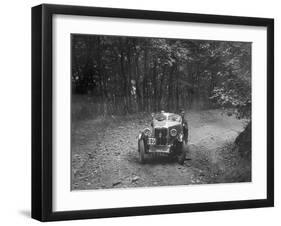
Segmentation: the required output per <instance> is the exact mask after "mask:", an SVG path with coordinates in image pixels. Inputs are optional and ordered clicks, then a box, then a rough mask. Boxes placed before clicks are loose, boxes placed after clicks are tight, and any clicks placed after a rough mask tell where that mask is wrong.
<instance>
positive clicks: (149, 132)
mask: <svg viewBox="0 0 281 226" xmlns="http://www.w3.org/2000/svg"><path fill="white" fill-rule="evenodd" d="M143 133H144V135H145V136H148V137H150V136H151V134H152V133H151V130H150V129H149V128H145V129H144V131H143Z"/></svg>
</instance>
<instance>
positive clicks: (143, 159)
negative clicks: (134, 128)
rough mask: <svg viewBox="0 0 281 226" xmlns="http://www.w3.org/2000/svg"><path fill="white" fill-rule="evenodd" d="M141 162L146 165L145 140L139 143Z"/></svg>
mask: <svg viewBox="0 0 281 226" xmlns="http://www.w3.org/2000/svg"><path fill="white" fill-rule="evenodd" d="M139 160H140V163H145V147H144V142H143V140H140V141H139Z"/></svg>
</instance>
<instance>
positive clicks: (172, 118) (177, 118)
mask: <svg viewBox="0 0 281 226" xmlns="http://www.w3.org/2000/svg"><path fill="white" fill-rule="evenodd" d="M168 120H169V121H172V122H181V117H180V116H179V115H169V116H168Z"/></svg>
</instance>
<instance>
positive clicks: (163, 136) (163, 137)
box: [155, 128, 168, 145]
mask: <svg viewBox="0 0 281 226" xmlns="http://www.w3.org/2000/svg"><path fill="white" fill-rule="evenodd" d="M167 133H168V129H166V128H155V138H156V145H166V144H167Z"/></svg>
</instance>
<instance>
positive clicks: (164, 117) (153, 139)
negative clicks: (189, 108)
mask: <svg viewBox="0 0 281 226" xmlns="http://www.w3.org/2000/svg"><path fill="white" fill-rule="evenodd" d="M187 141H188V125H187V122H186V120H185V119H184V112H181V114H180V115H178V114H174V113H167V112H164V111H161V112H160V113H157V114H152V122H151V128H145V129H144V130H143V131H141V132H140V133H139V136H138V152H139V160H140V162H141V163H144V162H145V160H146V157H147V155H149V154H152V155H167V156H170V157H175V158H177V160H178V162H179V163H180V164H183V163H184V160H185V156H186V147H187Z"/></svg>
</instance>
